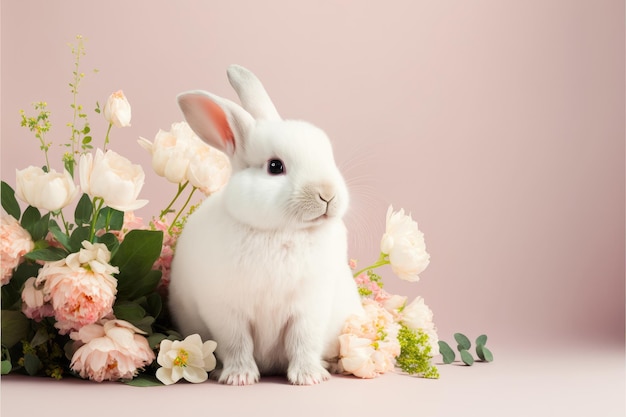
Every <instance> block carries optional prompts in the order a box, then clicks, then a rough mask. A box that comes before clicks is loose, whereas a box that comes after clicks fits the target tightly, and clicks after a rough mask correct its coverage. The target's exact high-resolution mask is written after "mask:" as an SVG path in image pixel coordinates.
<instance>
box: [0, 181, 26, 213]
mask: <svg viewBox="0 0 626 417" xmlns="http://www.w3.org/2000/svg"><path fill="white" fill-rule="evenodd" d="M0 198H1V200H2V208H3V209H4V211H6V212H7V213H8V214H9V215H11V216H13V217H14V218H15V220H19V219H20V216H21V214H22V212H21V210H20V205H19V203H18V202H17V200H16V199H15V191H13V188H11V186H10V185H9V184H7V183H6V182H4V181H2V188H1V189H0Z"/></svg>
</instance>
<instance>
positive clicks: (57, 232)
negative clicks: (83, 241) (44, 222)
mask: <svg viewBox="0 0 626 417" xmlns="http://www.w3.org/2000/svg"><path fill="white" fill-rule="evenodd" d="M48 230H50V233H52V236H54V238H55V239H56V240H57V242H59V243H60V244H61V245H63V247H64V248H65V249H67V250H68V251H69V250H71V246H70V238H69V237H68V236H67V235H66V234H65V233H63V231H62V230H61V227H59V225H58V223H57V222H56V221H55V220H50V222H49V223H48Z"/></svg>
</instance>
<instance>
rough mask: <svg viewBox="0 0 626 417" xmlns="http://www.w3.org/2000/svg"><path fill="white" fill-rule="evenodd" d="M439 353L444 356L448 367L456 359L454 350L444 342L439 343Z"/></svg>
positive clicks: (444, 361)
mask: <svg viewBox="0 0 626 417" xmlns="http://www.w3.org/2000/svg"><path fill="white" fill-rule="evenodd" d="M439 353H441V356H443V363H445V364H446V365H447V364H450V363H452V362H454V359H455V358H456V354H455V353H454V350H452V348H451V347H450V345H449V344H447V343H446V342H444V341H443V340H440V341H439Z"/></svg>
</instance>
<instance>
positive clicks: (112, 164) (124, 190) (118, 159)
mask: <svg viewBox="0 0 626 417" xmlns="http://www.w3.org/2000/svg"><path fill="white" fill-rule="evenodd" d="M79 170H80V186H81V188H82V189H83V191H84V192H85V193H87V194H88V195H89V196H90V197H92V198H95V197H100V198H102V199H103V200H104V203H105V204H106V205H107V206H109V207H111V208H114V209H116V210H120V211H130V210H137V209H139V208H141V207H143V206H145V205H146V204H147V203H148V200H137V196H138V195H139V192H140V191H141V187H143V184H144V179H145V174H144V172H143V168H141V166H140V165H136V164H132V163H131V162H130V161H129V160H128V159H126V158H124V157H123V156H120V155H118V154H117V153H115V152H113V151H111V150H109V151H107V152H106V153H103V152H102V150H100V149H98V150H96V156H95V158H94V157H93V155H91V154H84V155H81V157H80V167H79Z"/></svg>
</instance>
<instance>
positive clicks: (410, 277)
mask: <svg viewBox="0 0 626 417" xmlns="http://www.w3.org/2000/svg"><path fill="white" fill-rule="evenodd" d="M380 250H381V252H382V253H383V254H385V255H388V256H389V263H390V264H391V268H392V269H393V272H395V273H396V274H397V275H398V277H400V278H401V279H404V280H406V281H412V282H415V281H418V280H419V274H420V273H421V272H422V271H424V270H425V269H426V267H427V266H428V264H429V262H430V255H429V254H428V253H427V252H426V244H425V242H424V234H423V233H422V232H420V231H419V229H418V228H417V223H416V222H415V221H414V220H413V219H412V218H411V216H410V215H405V214H404V210H403V209H400V211H398V212H393V207H392V206H389V209H388V210H387V227H386V231H385V234H384V235H383V238H382V240H381V242H380Z"/></svg>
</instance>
